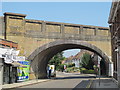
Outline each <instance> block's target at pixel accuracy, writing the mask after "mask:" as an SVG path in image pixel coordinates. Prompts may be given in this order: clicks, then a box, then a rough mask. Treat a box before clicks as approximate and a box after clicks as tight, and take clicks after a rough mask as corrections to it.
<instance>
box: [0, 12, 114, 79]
mask: <svg viewBox="0 0 120 90" xmlns="http://www.w3.org/2000/svg"><path fill="white" fill-rule="evenodd" d="M25 17H26V15H24V14H16V13H4V16H2V17H0V22H1V23H2V25H1V27H0V28H1V29H0V30H1V32H0V37H1V38H3V39H7V40H12V41H14V42H17V43H18V45H19V49H20V55H24V56H26V57H27V58H28V60H30V78H31V79H33V78H36V77H37V78H46V77H47V71H46V66H47V64H48V61H49V60H50V59H51V58H52V57H53V56H54V55H55V54H57V53H58V52H61V51H63V50H67V49H86V50H89V51H92V52H95V53H96V54H98V55H99V56H101V58H102V59H104V63H105V65H106V73H107V75H109V74H110V73H111V67H110V65H112V61H111V35H110V31H109V28H106V27H99V26H89V25H79V24H69V23H59V22H49V21H41V20H31V19H25ZM1 23H0V24H1Z"/></svg>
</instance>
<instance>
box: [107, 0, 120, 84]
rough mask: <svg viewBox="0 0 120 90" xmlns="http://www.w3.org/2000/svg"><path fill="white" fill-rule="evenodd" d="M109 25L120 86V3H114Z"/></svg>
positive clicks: (115, 70) (115, 73) (116, 0)
mask: <svg viewBox="0 0 120 90" xmlns="http://www.w3.org/2000/svg"><path fill="white" fill-rule="evenodd" d="M108 23H109V24H110V32H111V46H112V61H113V63H114V76H113V77H114V79H115V80H116V81H117V82H118V84H119V86H120V1H119V0H115V2H112V6H111V10H110V16H109V20H108Z"/></svg>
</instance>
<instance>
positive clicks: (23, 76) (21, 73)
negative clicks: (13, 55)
mask: <svg viewBox="0 0 120 90" xmlns="http://www.w3.org/2000/svg"><path fill="white" fill-rule="evenodd" d="M18 62H19V63H21V64H23V65H24V66H27V67H26V68H23V67H17V72H18V81H25V80H29V61H18Z"/></svg>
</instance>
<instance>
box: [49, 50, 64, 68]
mask: <svg viewBox="0 0 120 90" xmlns="http://www.w3.org/2000/svg"><path fill="white" fill-rule="evenodd" d="M64 59H65V57H63V52H60V53H57V54H56V55H54V56H53V58H52V59H51V60H50V61H49V62H48V64H50V65H55V69H56V70H58V69H61V68H62V66H61V61H62V60H64Z"/></svg>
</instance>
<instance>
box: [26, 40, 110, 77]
mask: <svg viewBox="0 0 120 90" xmlns="http://www.w3.org/2000/svg"><path fill="white" fill-rule="evenodd" d="M67 49H85V50H89V51H92V52H94V53H96V54H98V55H99V56H100V57H101V58H102V59H103V60H105V64H106V69H107V70H106V73H107V75H108V74H109V72H110V71H109V68H110V67H109V64H111V63H112V61H111V60H110V59H109V58H108V56H107V55H106V54H105V53H104V52H102V50H100V49H99V48H97V47H96V46H94V45H92V44H89V43H86V42H84V41H78V40H57V41H53V42H50V43H47V44H45V45H43V46H41V47H39V48H37V49H36V50H35V51H34V52H33V53H32V54H31V55H30V56H29V57H28V60H29V61H30V68H31V69H30V70H31V71H30V73H32V74H33V75H34V78H47V71H46V67H47V64H48V61H49V60H50V59H51V58H52V57H53V56H54V55H55V54H57V53H58V52H61V51H64V50H67Z"/></svg>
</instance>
